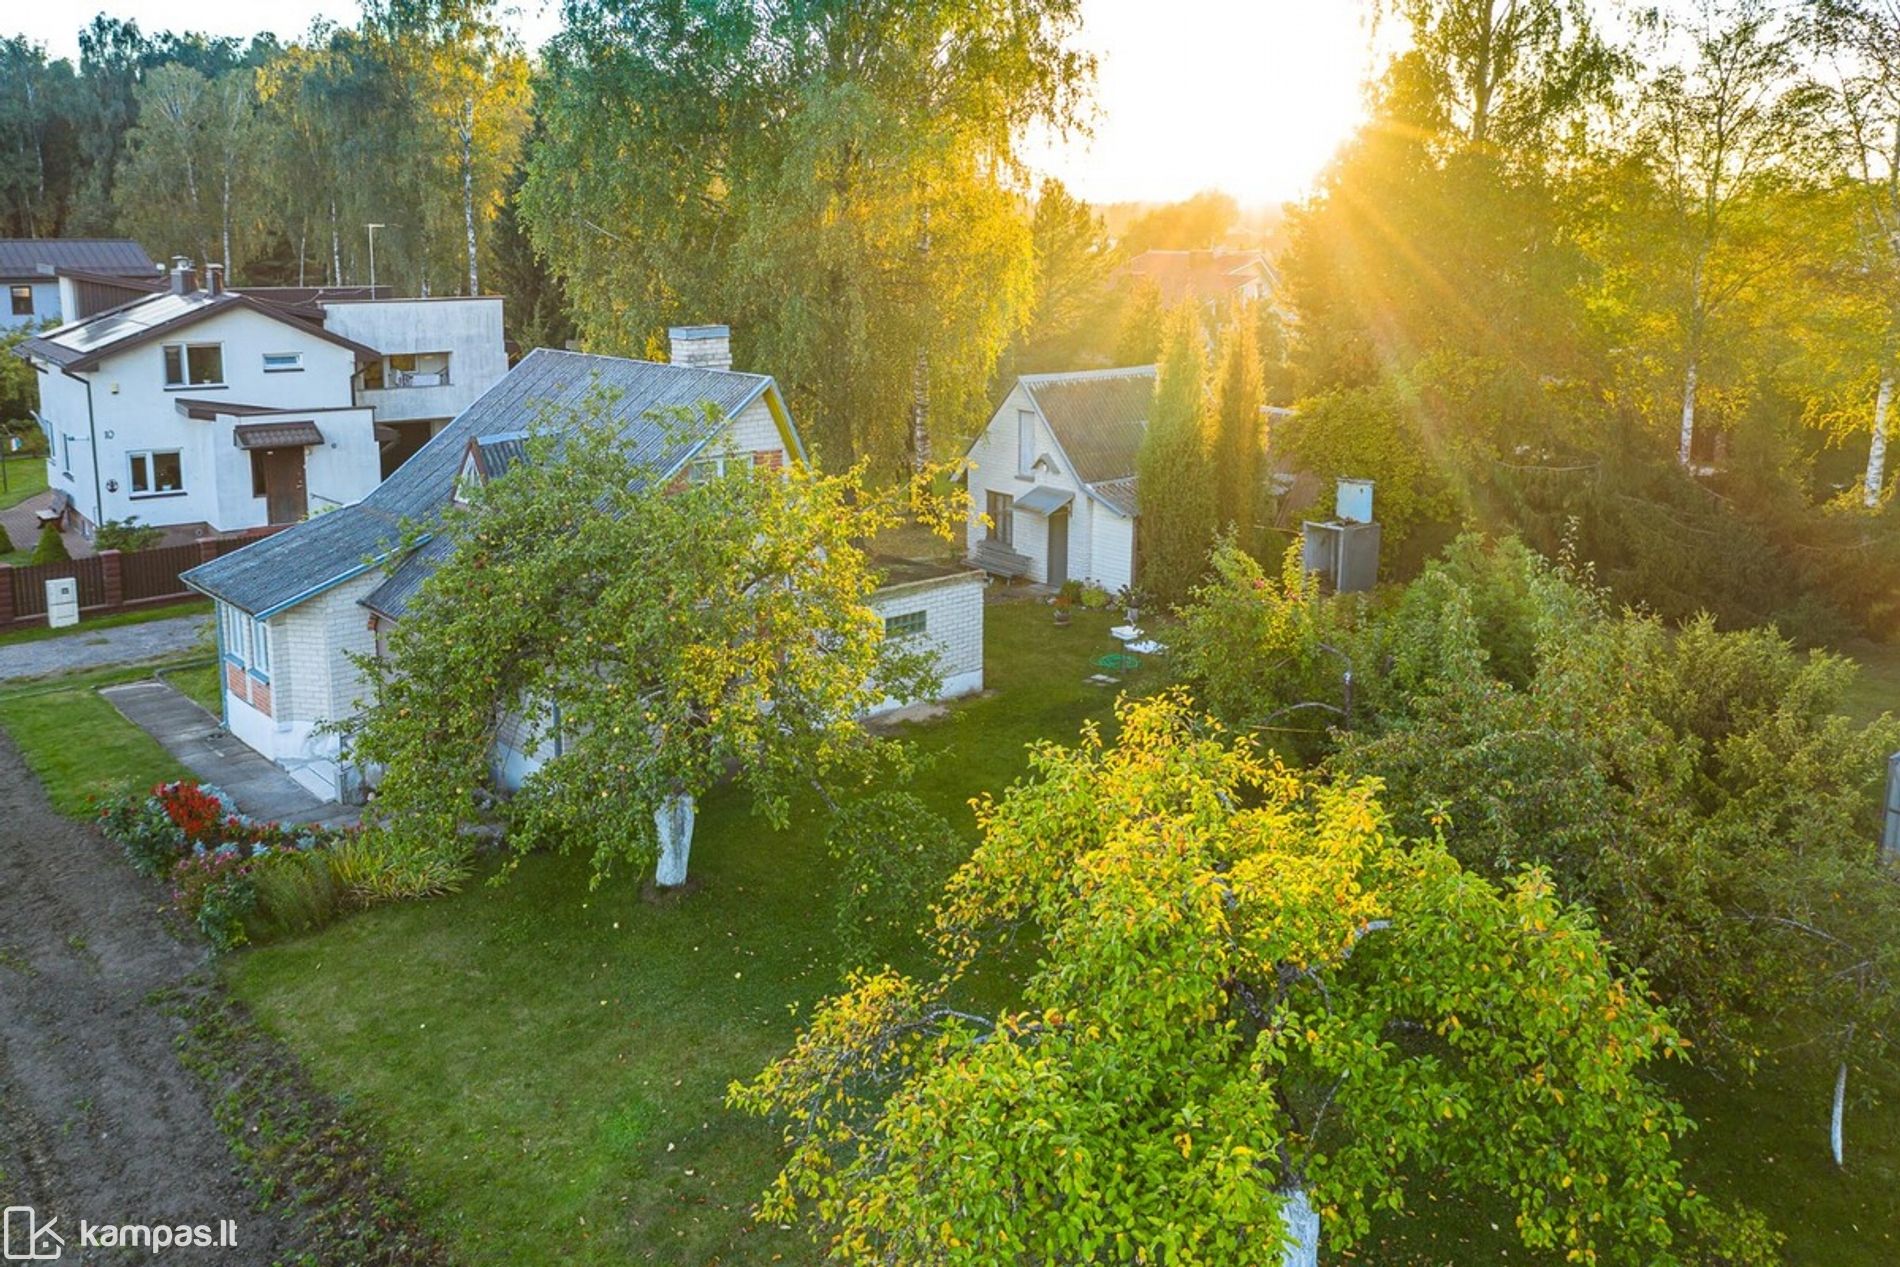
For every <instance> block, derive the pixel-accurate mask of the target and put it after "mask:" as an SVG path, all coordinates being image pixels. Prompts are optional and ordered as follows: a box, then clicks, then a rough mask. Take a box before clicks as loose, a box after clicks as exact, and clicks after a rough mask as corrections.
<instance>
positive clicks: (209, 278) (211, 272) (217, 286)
mask: <svg viewBox="0 0 1900 1267" xmlns="http://www.w3.org/2000/svg"><path fill="white" fill-rule="evenodd" d="M205 293H206V294H208V295H222V294H223V293H224V265H222V264H206V265H205Z"/></svg>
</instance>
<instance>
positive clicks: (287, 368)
mask: <svg viewBox="0 0 1900 1267" xmlns="http://www.w3.org/2000/svg"><path fill="white" fill-rule="evenodd" d="M273 361H276V362H279V364H276V365H273V364H271V362H273ZM264 372H265V373H266V374H301V373H302V372H303V353H302V352H266V353H264Z"/></svg>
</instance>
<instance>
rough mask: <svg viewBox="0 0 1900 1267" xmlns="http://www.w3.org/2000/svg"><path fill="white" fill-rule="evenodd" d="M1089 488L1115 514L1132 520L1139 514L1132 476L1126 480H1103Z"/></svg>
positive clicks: (1139, 504) (1139, 505) (1138, 503)
mask: <svg viewBox="0 0 1900 1267" xmlns="http://www.w3.org/2000/svg"><path fill="white" fill-rule="evenodd" d="M1089 488H1090V489H1092V490H1093V491H1094V493H1095V495H1096V496H1097V497H1099V498H1101V499H1102V500H1103V501H1105V502H1107V503H1108V505H1109V509H1111V510H1113V511H1115V512H1116V513H1117V514H1122V515H1126V516H1127V517H1128V518H1130V519H1133V518H1134V517H1135V516H1136V515H1137V514H1139V513H1140V509H1141V503H1140V501H1139V500H1138V499H1137V498H1136V496H1135V477H1134V476H1132V475H1130V476H1129V477H1128V478H1127V479H1119V480H1103V481H1102V482H1101V483H1099V484H1091V485H1089Z"/></svg>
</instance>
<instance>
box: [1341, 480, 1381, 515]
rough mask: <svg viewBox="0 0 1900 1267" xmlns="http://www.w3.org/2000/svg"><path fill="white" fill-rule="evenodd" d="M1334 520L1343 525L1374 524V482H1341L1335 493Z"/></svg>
mask: <svg viewBox="0 0 1900 1267" xmlns="http://www.w3.org/2000/svg"><path fill="white" fill-rule="evenodd" d="M1333 518H1334V519H1337V520H1339V522H1341V523H1348V524H1369V523H1371V522H1372V481H1371V480H1344V479H1343V480H1340V481H1339V483H1338V485H1337V487H1336V488H1335V489H1334V492H1333Z"/></svg>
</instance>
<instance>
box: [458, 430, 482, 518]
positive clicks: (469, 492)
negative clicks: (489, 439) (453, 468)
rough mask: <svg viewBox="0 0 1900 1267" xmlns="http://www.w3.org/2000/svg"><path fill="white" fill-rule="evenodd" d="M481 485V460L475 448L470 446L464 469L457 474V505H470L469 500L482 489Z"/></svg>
mask: <svg viewBox="0 0 1900 1267" xmlns="http://www.w3.org/2000/svg"><path fill="white" fill-rule="evenodd" d="M481 485H482V463H481V459H480V458H479V457H477V456H476V453H475V446H474V445H470V446H469V450H468V452H467V453H466V454H464V455H463V457H462V469H461V470H460V471H459V472H457V473H456V476H455V504H456V505H457V506H466V505H468V502H469V498H470V497H471V496H473V495H474V492H475V490H476V489H477V488H479V487H481Z"/></svg>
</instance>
